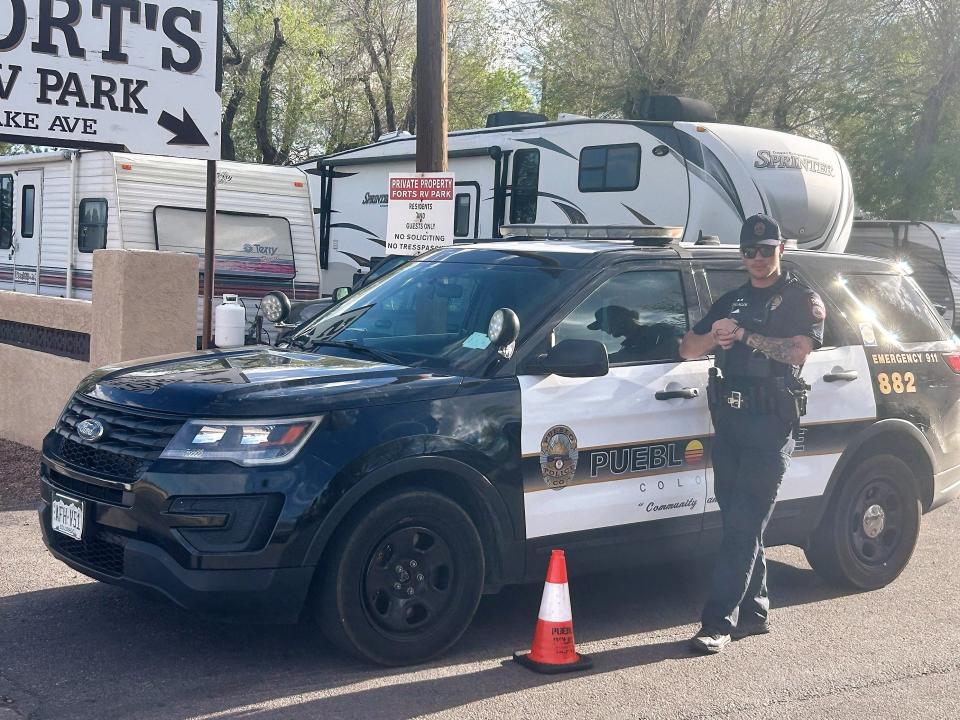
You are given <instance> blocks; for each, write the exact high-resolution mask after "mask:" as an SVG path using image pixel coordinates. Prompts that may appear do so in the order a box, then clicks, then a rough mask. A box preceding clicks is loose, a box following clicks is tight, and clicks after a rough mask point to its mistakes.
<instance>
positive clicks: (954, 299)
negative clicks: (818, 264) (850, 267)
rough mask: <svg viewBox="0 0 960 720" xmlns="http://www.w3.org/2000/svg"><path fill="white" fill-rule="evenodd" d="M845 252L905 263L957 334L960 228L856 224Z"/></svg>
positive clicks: (959, 322)
mask: <svg viewBox="0 0 960 720" xmlns="http://www.w3.org/2000/svg"><path fill="white" fill-rule="evenodd" d="M846 252H848V253H856V254H858V255H869V256H871V257H880V258H886V259H888V260H896V261H902V262H905V263H907V264H908V265H909V267H910V270H911V271H912V274H913V278H914V280H916V281H917V284H918V285H919V286H920V287H921V288H922V289H923V291H924V292H925V293H926V294H927V297H929V298H930V300H931V301H932V302H933V304H934V305H936V306H937V307H938V308H942V310H941V312H942V313H943V317H944V319H945V320H946V321H947V322H948V323H949V324H950V326H951V327H953V328H954V329H958V330H960V307H958V305H957V303H958V302H960V225H955V224H951V223H938V222H919V221H909V220H856V221H854V223H853V229H852V230H851V231H850V239H849V241H848V242H847V247H846Z"/></svg>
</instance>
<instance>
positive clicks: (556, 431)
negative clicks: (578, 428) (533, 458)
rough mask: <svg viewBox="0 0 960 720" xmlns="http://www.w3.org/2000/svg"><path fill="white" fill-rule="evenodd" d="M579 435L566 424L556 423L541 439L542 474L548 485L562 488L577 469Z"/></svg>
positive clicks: (557, 488) (567, 483)
mask: <svg viewBox="0 0 960 720" xmlns="http://www.w3.org/2000/svg"><path fill="white" fill-rule="evenodd" d="M579 454H580V453H579V452H578V451H577V436H576V435H574V434H573V430H571V429H570V428H568V427H567V426H566V425H554V426H553V427H552V428H550V429H549V430H547V432H546V433H545V434H544V436H543V440H541V441H540V474H541V476H542V477H543V481H544V482H545V483H546V484H547V487H551V488H553V489H554V490H561V489H563V488H565V487H566V486H567V485H569V484H570V481H571V480H573V475H574V473H575V472H576V471H577V458H578V457H579Z"/></svg>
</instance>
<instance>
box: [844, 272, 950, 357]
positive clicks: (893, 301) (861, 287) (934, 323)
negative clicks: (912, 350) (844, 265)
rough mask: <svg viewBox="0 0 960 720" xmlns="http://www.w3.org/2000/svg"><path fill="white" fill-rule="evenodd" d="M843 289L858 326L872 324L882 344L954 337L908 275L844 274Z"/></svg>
mask: <svg viewBox="0 0 960 720" xmlns="http://www.w3.org/2000/svg"><path fill="white" fill-rule="evenodd" d="M840 287H841V288H842V289H843V290H844V293H845V295H846V297H847V298H848V300H849V302H850V304H851V305H852V310H853V320H854V322H856V323H870V324H872V325H873V326H874V328H875V330H877V331H879V332H877V333H876V334H877V338H878V339H879V340H881V341H882V339H883V338H886V339H887V340H888V341H893V342H896V343H914V342H934V341H937V340H947V339H949V338H950V337H951V335H952V333H951V332H950V329H949V328H948V327H947V326H946V324H945V323H944V322H943V319H942V318H941V317H940V315H939V314H938V313H937V311H936V310H935V309H934V308H933V306H932V305H931V304H930V301H929V300H927V298H926V297H925V296H924V294H923V291H921V290H920V288H919V287H918V286H917V284H916V282H914V280H913V279H912V278H910V277H908V276H906V275H843V276H842V277H841V279H840Z"/></svg>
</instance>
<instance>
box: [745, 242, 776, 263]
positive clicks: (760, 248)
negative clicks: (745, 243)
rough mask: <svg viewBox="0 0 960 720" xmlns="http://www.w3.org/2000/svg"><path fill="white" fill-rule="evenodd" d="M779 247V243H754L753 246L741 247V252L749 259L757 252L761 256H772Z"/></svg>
mask: <svg viewBox="0 0 960 720" xmlns="http://www.w3.org/2000/svg"><path fill="white" fill-rule="evenodd" d="M779 249H780V246H779V245H754V246H753V247H745V248H740V254H741V255H743V256H744V257H745V258H747V259H748V260H753V259H754V258H755V257H756V256H757V253H760V257H765V258H771V257H773V255H774V253H776V252H777V250H779Z"/></svg>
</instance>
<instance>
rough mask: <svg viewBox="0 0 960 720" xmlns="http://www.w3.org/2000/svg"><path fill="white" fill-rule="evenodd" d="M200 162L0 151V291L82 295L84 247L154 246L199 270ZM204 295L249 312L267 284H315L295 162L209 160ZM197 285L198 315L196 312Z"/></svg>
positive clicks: (89, 254)
mask: <svg viewBox="0 0 960 720" xmlns="http://www.w3.org/2000/svg"><path fill="white" fill-rule="evenodd" d="M205 189H206V163H204V162H203V161H202V160H185V159H177V158H168V157H157V156H152V155H132V154H126V153H119V152H105V151H95V152H76V151H64V152H48V153H33V154H25V155H11V156H8V157H0V289H2V290H16V291H18V292H29V293H37V294H42V295H56V296H64V297H79V298H86V297H90V292H91V283H92V270H93V251H94V250H97V249H100V248H124V249H137V250H164V251H172V252H188V253H194V254H196V255H197V256H198V262H199V263H200V266H201V268H202V262H203V248H204V229H205V221H206V213H205V210H204V208H205V206H206V192H205ZM216 222H217V225H216V228H217V230H216V232H217V235H216V243H217V244H216V247H217V253H216V257H215V259H214V267H215V271H216V276H215V286H214V292H215V293H216V294H217V295H222V294H223V293H235V294H237V295H239V296H240V297H241V298H243V299H244V300H245V305H246V308H247V313H248V317H249V318H250V319H252V318H253V316H254V313H255V311H256V302H257V301H258V300H259V299H260V298H261V297H262V296H263V295H264V294H265V293H267V292H270V291H271V290H282V291H283V292H285V293H286V294H287V295H289V296H290V297H292V298H294V299H297V300H307V299H311V298H316V297H317V296H318V295H319V291H320V272H319V267H318V263H317V245H316V242H315V237H314V229H313V228H314V225H313V203H312V202H311V199H310V186H309V183H308V182H307V178H306V176H305V175H304V174H303V172H302V171H300V170H299V169H297V168H293V167H273V166H266V165H254V164H250V163H237V162H220V163H218V165H217V221H216ZM201 288H202V278H201V283H200V286H199V287H198V306H197V307H198V319H199V318H200V317H201V309H202V308H201V301H200V297H199V295H200V292H201Z"/></svg>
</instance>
